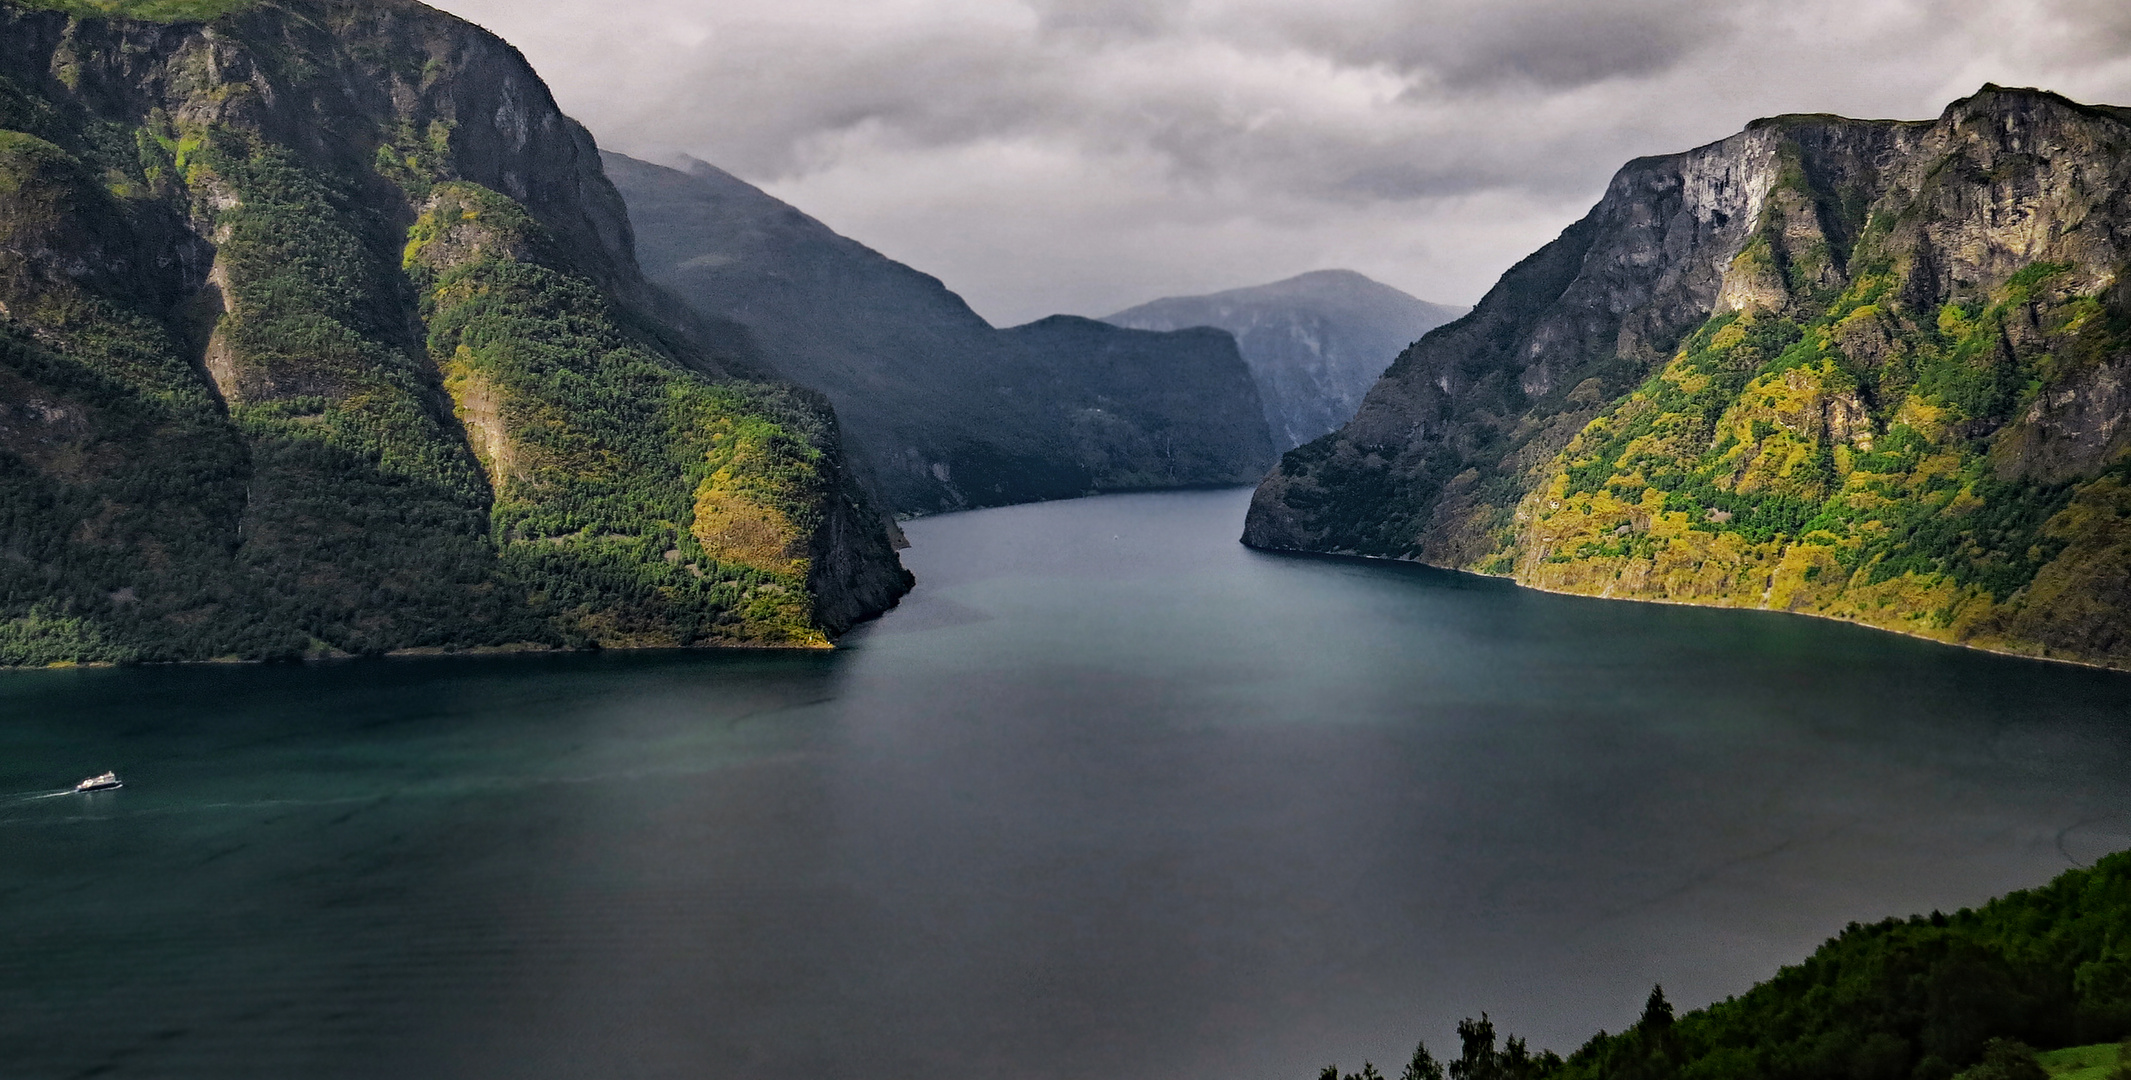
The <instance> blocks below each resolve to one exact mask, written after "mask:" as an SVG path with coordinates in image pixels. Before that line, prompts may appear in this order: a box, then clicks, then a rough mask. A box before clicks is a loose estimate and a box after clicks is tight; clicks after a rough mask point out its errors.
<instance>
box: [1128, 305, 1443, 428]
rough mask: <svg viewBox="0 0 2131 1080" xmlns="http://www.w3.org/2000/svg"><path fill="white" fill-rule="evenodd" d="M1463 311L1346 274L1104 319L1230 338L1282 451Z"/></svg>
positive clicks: (1336, 414)
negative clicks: (1200, 329) (1215, 330)
mask: <svg viewBox="0 0 2131 1080" xmlns="http://www.w3.org/2000/svg"><path fill="white" fill-rule="evenodd" d="M1466 310H1467V309H1465V308H1455V307H1446V306H1444V305H1442V304H1431V303H1428V302H1427V301H1425V300H1416V299H1414V298H1413V297H1411V296H1408V295H1406V294H1405V293H1402V292H1400V291H1398V290H1397V289H1394V288H1392V287H1391V286H1389V285H1385V284H1382V283H1380V282H1376V281H1371V280H1369V279H1368V278H1366V277H1363V276H1362V275H1360V274H1357V273H1355V272H1354V271H1352V270H1315V271H1312V272H1310V273H1307V274H1302V275H1300V276H1298V277H1291V278H1288V279H1287V280H1285V281H1276V282H1273V283H1272V284H1270V285H1255V286H1252V287H1250V288H1245V289H1229V290H1227V291H1226V292H1217V293H1209V294H1207V295H1205V296H1171V297H1165V298H1163V299H1160V300H1156V301H1153V302H1151V303H1146V304H1141V305H1139V306H1138V307H1135V308H1127V309H1126V310H1124V311H1120V312H1118V313H1117V314H1115V315H1111V316H1108V317H1106V318H1104V319H1103V321H1104V322H1107V323H1114V324H1116V325H1118V326H1129V327H1132V328H1134V329H1138V330H1183V329H1186V328H1188V327H1193V326H1214V327H1219V328H1221V329H1223V330H1226V331H1228V332H1229V333H1231V334H1234V335H1235V336H1236V345H1237V346H1238V347H1239V348H1240V349H1241V350H1242V352H1243V360H1244V362H1245V363H1247V364H1249V365H1250V373H1251V379H1252V380H1253V381H1255V382H1256V383H1257V384H1258V396H1259V397H1260V398H1262V399H1263V400H1264V402H1265V419H1266V422H1267V423H1268V424H1270V425H1272V429H1273V440H1274V442H1276V443H1278V444H1279V446H1280V448H1281V449H1282V450H1289V449H1293V448H1294V447H1297V446H1300V445H1302V444H1303V443H1306V442H1309V441H1310V440H1311V439H1315V438H1317V437H1318V436H1320V435H1324V434H1326V433H1328V432H1331V431H1334V430H1336V429H1338V427H1339V426H1340V425H1341V424H1344V423H1346V422H1347V421H1348V420H1351V419H1353V417H1354V410H1355V409H1357V408H1359V407H1360V406H1361V399H1362V395H1364V394H1366V393H1368V392H1369V388H1370V387H1371V386H1374V385H1376V379H1377V376H1379V375H1382V374H1383V373H1384V369H1385V368H1387V367H1390V366H1391V361H1392V360H1394V359H1396V358H1397V357H1398V354H1399V353H1401V352H1404V351H1405V349H1406V346H1408V345H1411V344H1413V343H1414V341H1415V340H1417V339H1418V338H1419V337H1420V336H1421V335H1422V334H1425V333H1427V332H1428V331H1430V330H1433V329H1435V328H1436V327H1438V326H1441V325H1443V324H1444V323H1447V322H1449V321H1451V320H1452V319H1455V318H1457V317H1458V316H1460V315H1463V314H1465V312H1466Z"/></svg>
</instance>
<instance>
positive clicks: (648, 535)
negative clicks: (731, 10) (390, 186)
mask: <svg viewBox="0 0 2131 1080" xmlns="http://www.w3.org/2000/svg"><path fill="white" fill-rule="evenodd" d="M549 245H550V241H549V239H548V238H547V237H546V236H545V235H544V234H543V233H542V232H541V230H540V229H539V227H538V226H537V225H536V224H535V223H534V222H533V221H532V219H531V218H530V217H529V216H528V215H527V214H526V213H525V211H524V210H523V209H522V208H520V207H519V206H518V205H517V204H516V203H514V202H512V201H511V200H510V199H508V198H506V197H505V196H502V195H500V194H498V193H496V192H494V191H490V190H488V189H486V188H482V187H479V186H477V185H474V184H468V183H463V182H449V183H444V184H439V185H436V186H435V188H434V189H433V195H432V198H431V201H430V203H429V205H428V207H427V208H426V210H425V212H424V213H423V214H422V215H421V217H420V219H419V220H417V221H416V223H415V225H414V227H413V228H412V229H411V230H410V231H409V234H408V242H407V245H406V248H405V251H404V255H403V258H404V265H405V266H406V267H407V268H408V270H409V272H410V273H412V274H413V275H414V276H415V278H416V280H417V281H418V282H419V283H420V285H421V287H422V290H423V310H424V315H425V317H426V319H427V320H428V324H429V328H430V337H429V347H430V351H431V355H432V356H433V357H434V358H435V360H436V362H437V364H438V365H439V367H440V368H442V370H443V372H444V374H445V379H446V388H447V389H448V390H449V392H450V393H451V394H452V397H453V400H454V403H455V405H456V407H457V411H458V415H459V417H460V420H461V422H462V423H463V424H465V425H466V427H467V429H468V432H469V436H470V441H471V442H472V444H473V445H474V446H475V447H476V449H477V452H478V453H479V454H480V457H481V460H482V464H483V465H484V466H485V467H486V471H487V473H488V475H489V478H490V483H491V485H492V486H493V488H494V492H495V496H494V497H495V502H494V506H493V510H492V512H491V522H492V525H491V530H492V535H493V536H494V538H495V542H496V543H497V544H498V546H499V547H500V548H501V550H502V552H503V558H504V562H505V565H506V566H507V567H509V568H510V569H511V571H512V573H513V574H514V575H516V576H517V577H518V579H519V580H521V581H523V582H524V583H525V585H526V587H527V588H528V590H529V591H530V593H531V595H532V597H533V600H534V603H535V604H536V606H537V607H539V608H540V609H541V610H544V611H547V612H549V613H550V614H551V616H552V617H554V618H556V619H559V620H562V621H563V622H564V623H565V624H566V625H567V626H568V627H569V628H570V629H571V630H573V631H574V632H576V633H579V634H582V635H584V636H585V637H587V638H590V639H592V640H595V641H599V642H601V643H604V644H611V645H685V644H691V643H694V642H697V641H709V640H716V641H726V642H731V643H742V644H763V645H817V646H818V645H825V644H827V640H826V638H825V637H824V636H823V635H822V633H821V631H820V630H819V629H818V627H817V626H816V625H815V623H814V621H813V617H812V603H811V600H810V598H809V594H808V592H807V574H808V570H809V562H808V559H807V551H808V545H809V542H810V538H811V536H812V533H813V530H814V527H815V525H816V524H817V521H816V517H817V515H818V510H817V509H816V507H817V506H818V505H819V501H820V498H821V496H822V487H823V481H822V476H821V464H822V463H821V452H820V450H818V449H817V448H816V447H815V446H814V445H813V443H812V442H811V440H809V439H808V438H806V437H804V436H803V434H802V433H801V432H799V431H796V430H794V427H795V425H803V424H804V423H805V422H806V421H805V419H804V417H802V416H800V415H799V414H798V410H797V409H796V408H793V407H792V406H791V405H790V404H789V403H784V402H780V401H779V400H778V397H779V395H778V392H777V391H774V390H772V389H770V388H766V387H764V388H755V387H746V386H734V385H721V384H718V383H714V382H712V381H711V380H710V379H708V378H706V377H704V376H702V375H700V374H698V373H696V372H694V371H691V370H689V369H687V368H685V367H683V366H681V365H680V364H678V363H676V362H675V361H673V360H672V359H670V358H668V357H667V356H665V355H663V354H662V353H661V352H659V351H658V350H657V349H656V348H654V347H652V346H650V345H648V344H646V343H644V342H640V341H637V340H633V339H632V338H630V337H629V336H628V335H627V334H626V333H625V332H624V331H623V330H622V328H621V326H620V325H619V323H618V322H617V321H616V319H615V317H614V315H613V313H611V312H610V311H609V310H608V308H607V305H606V303H605V301H604V300H602V299H601V297H600V296H599V294H598V292H597V290H596V289H594V288H593V286H592V285H591V284H590V282H588V281H586V280H585V279H583V278H581V277H577V276H574V275H572V274H570V273H567V272H565V271H562V270H559V269H556V268H555V267H554V266H553V265H550V263H549V261H548V260H547V258H546V255H545V253H546V252H547V250H548V248H549Z"/></svg>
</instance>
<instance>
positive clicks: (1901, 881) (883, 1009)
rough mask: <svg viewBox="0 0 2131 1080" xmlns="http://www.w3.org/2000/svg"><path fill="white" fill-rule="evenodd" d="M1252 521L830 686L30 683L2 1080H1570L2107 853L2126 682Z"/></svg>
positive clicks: (18, 792)
mask: <svg viewBox="0 0 2131 1080" xmlns="http://www.w3.org/2000/svg"><path fill="white" fill-rule="evenodd" d="M1247 498H1248V493H1247V492H1239V491H1221V492H1187V493H1171V494H1156V495H1137V496H1119V497H1108V498H1100V499H1088V500H1079V501H1075V502H1065V503H1053V504H1047V505H1039V506H1027V507H1018V508H1011V509H1004V510H991V511H983V512H979V513H970V514H960V515H952V516H947V517H940V518H933V519H927V520H921V521H917V522H913V523H911V524H910V525H909V526H908V532H909V534H910V537H911V539H912V541H913V543H914V545H915V546H914V547H913V548H912V549H911V550H910V551H909V552H907V553H906V555H907V560H908V562H909V563H910V565H911V566H912V568H913V569H914V570H916V572H917V573H918V575H919V578H920V582H921V584H920V586H919V588H918V591H917V592H916V593H914V594H913V595H912V596H911V597H910V598H909V599H908V600H907V601H906V602H905V603H904V605H903V607H902V608H900V609H899V610H897V611H895V612H893V613H891V614H889V615H888V616H887V617H886V618H884V619H882V620H881V621H879V622H878V623H876V624H874V625H872V626H870V627H868V628H865V629H864V630H862V631H860V632H858V633H857V634H855V635H853V637H852V639H851V641H850V645H851V647H850V648H848V649H846V650H843V651H840V652H838V653H835V654H831V655H813V654H796V655H786V654H741V653H725V654H716V653H691V654H638V655H618V654H614V655H592V656H569V657H546V658H523V657H518V658H495V659H436V660H395V661H374V662H356V663H344V664H327V665H315V666H306V667H194V668H169V669H134V670H80V671H61V672H21V673H14V674H9V675H6V676H5V677H4V678H0V748H4V754H0V784H4V787H0V790H4V791H5V792H9V793H12V794H10V795H8V797H7V801H6V802H5V803H4V805H0V853H4V858H0V926H4V930H0V934H4V936H0V943H4V944H0V1062H5V1063H6V1066H5V1068H4V1069H0V1072H4V1073H5V1074H6V1075H8V1076H11V1077H15V1076H21V1077H46V1076H51V1077H63V1076H92V1075H93V1076H121V1077H126V1076H139V1077H253V1076H258V1077H265V1076H277V1077H278V1076H296V1075H301V1076H327V1077H339V1076H350V1077H355V1076H366V1077H367V1076H396V1077H398V1076H405V1077H682V1076H687V1077H761V1078H785V1077H793V1078H796V1077H810V1078H818V1077H831V1078H845V1077H848V1078H854V1080H855V1078H898V1077H926V1078H928V1080H938V1078H960V1077H970V1078H976V1077H984V1078H997V1077H1016V1078H1046V1077H1059V1078H1069V1077H1070V1078H1128V1080H1129V1078H1154V1077H1183V1078H1194V1077H1205V1078H1244V1080H1250V1078H1259V1077H1263V1078H1267V1080H1273V1078H1301V1077H1304V1076H1313V1075H1315V1072H1316V1067H1317V1066H1319V1065H1322V1064H1323V1063H1324V1062H1326V1061H1328V1060H1332V1059H1334V1058H1337V1059H1339V1060H1340V1061H1342V1062H1344V1063H1346V1064H1348V1065H1349V1066H1350V1067H1358V1066H1359V1064H1360V1060H1361V1059H1362V1058H1363V1057H1364V1056H1367V1057H1372V1058H1374V1059H1375V1060H1377V1061H1378V1062H1384V1061H1391V1060H1396V1059H1400V1058H1402V1057H1403V1055H1404V1054H1405V1053H1406V1052H1407V1051H1409V1050H1410V1049H1411V1045H1412V1039H1413V1038H1415V1037H1418V1036H1421V1035H1426V1036H1428V1037H1430V1038H1431V1041H1433V1042H1435V1043H1437V1044H1438V1045H1440V1044H1443V1043H1447V1042H1448V1041H1449V1039H1450V1027H1451V1025H1452V1024H1453V1023H1454V1022H1455V1021H1456V1019H1457V1018H1458V1017H1460V1016H1464V1015H1468V1014H1477V1013H1478V1012H1479V1011H1481V1010H1483V1009H1484V1010H1487V1011H1489V1012H1490V1013H1491V1014H1492V1015H1493V1017H1494V1018H1495V1019H1496V1021H1497V1022H1498V1023H1499V1024H1500V1025H1502V1026H1503V1027H1506V1028H1508V1029H1509V1030H1512V1031H1515V1032H1519V1033H1523V1034H1526V1035H1529V1036H1531V1037H1532V1038H1533V1041H1534V1042H1535V1043H1537V1044H1541V1045H1549V1046H1553V1047H1555V1048H1557V1049H1561V1050H1567V1049H1570V1048H1571V1045H1572V1044H1573V1043H1574V1042H1575V1041H1577V1040H1580V1039H1581V1038H1582V1037H1583V1036H1585V1035H1587V1034H1589V1033H1590V1032H1591V1031H1592V1030H1594V1029H1597V1028H1600V1027H1606V1028H1611V1029H1615V1030H1617V1029H1619V1028H1620V1027H1622V1026H1623V1025H1625V1024H1626V1023H1628V1022H1630V1021H1632V1019H1633V1017H1634V1016H1635V1014H1636V1013H1637V1012H1638V1011H1639V1008H1640V1005H1641V1001H1642V998H1643V995H1644V994H1645V993H1647V991H1648V989H1649V986H1650V984H1652V983H1653V982H1663V983H1664V985H1665V987H1666V989H1667V991H1668V993H1669V994H1670V995H1671V996H1672V998H1673V999H1674V1000H1675V1001H1678V1002H1680V1003H1682V1004H1683V1005H1691V1004H1700V1003H1703V1002H1705V1001H1708V1000H1710V999H1711V998H1713V997H1720V996H1722V995H1725V994H1729V993H1734V992H1737V991H1739V990H1741V989H1744V988H1745V987H1746V986H1747V985H1749V984H1750V983H1752V982H1753V981H1754V980H1756V979H1758V978H1762V977H1765V976H1766V975H1768V974H1769V973H1771V972H1772V971H1773V970H1774V968H1775V967H1776V966H1777V965H1778V964H1780V963H1783V962H1786V961H1790V960H1795V959H1797V958H1799V957H1801V956H1803V955H1804V954H1805V953H1806V952H1808V951H1810V950H1811V949H1812V948H1813V947H1814V946H1815V945H1816V944H1818V942H1819V941H1820V940H1822V939H1823V938H1824V937H1826V936H1827V935H1829V934H1831V933H1833V932H1835V931H1837V930H1839V929H1840V928H1841V926H1842V925H1843V924H1844V923H1846V922H1848V921H1850V920H1852V919H1859V920H1870V919H1876V918H1879V917H1882V916H1885V915H1890V914H1907V913H1910V912H1914V911H1928V910H1930V909H1932V908H1935V907H1936V908H1945V909H1952V908H1956V907H1959V906H1962V905H1968V904H1973V903H1976V902H1978V901H1980V900H1982V899H1984V898H1985V897H1988V896H1990V895H1993V894H1995V893H1999V892H2002V891H2005V890H2008V889H2013V888H2019V887H2023V886H2027V885H2032V884H2037V883H2040V882H2042V881H2044V880H2046V879H2047V878H2048V877H2050V876H2051V875H2053V874H2055V873H2057V872H2059V871H2061V870H2063V869H2065V868H2067V867H2070V866H2073V865H2076V864H2079V863H2082V862H2085V861H2089V860H2091V859H2092V858H2094V857H2095V856H2097V855H2099V854H2101V853H2104V852H2106V851H2110V850H2115V849H2117V848H2120V847H2123V846H2126V845H2127V844H2131V775H2127V772H2126V764H2127V762H2131V727H2127V725H2126V719H2127V717H2126V705H2127V703H2131V678H2127V677H2125V676H2123V675H2118V674H2111V673H2106V672H2098V671H2091V670H2086V669H2081V668H2074V667H2066V666H2057V665H2050V664H2043V663H2035V662H2029V661H2021V660H2013V659H2007V658H2003V657H1995V656H1989V655H1984V654H1980V653H1974V652H1968V651H1963V650H1958V649H1951V648H1946V647H1942V646H1937V645H1932V644H1929V643H1925V642H1920V641H1915V640H1911V639H1906V638H1901V637H1896V636H1893V635H1887V634H1881V633H1877V632H1873V631H1866V630H1859V629H1855V628H1852V627H1847V626H1843V625H1838V624H1834V623H1828V622H1822V621H1814V620H1807V619H1801V618H1792V617H1786V616H1773V615H1766V614H1757V613H1742V612H1725V611H1710V610H1700V609H1690V608H1676V607H1658V606H1650V605H1640V604H1628V603H1613V602H1606V601H1595V600H1585V599H1575V598H1567V597H1557V596H1549V595H1544V594H1538V593H1533V592H1528V591H1524V590H1520V589H1516V588H1514V587H1511V586H1507V585H1504V584H1502V583H1498V582H1493V581H1485V580H1479V579H1474V578H1469V577H1464V576H1459V575H1453V574H1447V573H1441V572H1435V571H1429V570H1425V569H1419V568H1414V567H1409V566H1400V565H1387V564H1373V563H1363V562H1358V561H1347V560H1326V559H1306V558H1294V557H1282V556H1274V555H1266V554H1262V553H1256V552H1252V551H1249V550H1246V549H1244V548H1242V547H1241V546H1239V545H1237V544H1236V543H1235V535H1236V532H1237V530H1238V523H1239V522H1240V521H1241V518H1242V512H1243V508H1244V505H1245V501H1246V500H1247ZM106 768H116V769H117V770H118V771H119V772H120V774H121V775H122V776H124V777H125V778H126V780H127V782H128V783H127V787H126V788H125V789H123V790H121V791H116V792H110V793H106V794H101V795H92V796H72V795H66V796H57V797H49V798H46V797H40V796H42V795H45V794H46V793H48V792H50V791H52V790H54V789H56V788H58V787H60V786H62V785H64V784H67V783H71V782H72V781H74V780H76V779H79V778H80V777H82V776H86V775H89V774H91V773H95V772H100V771H102V770H103V769H106Z"/></svg>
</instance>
